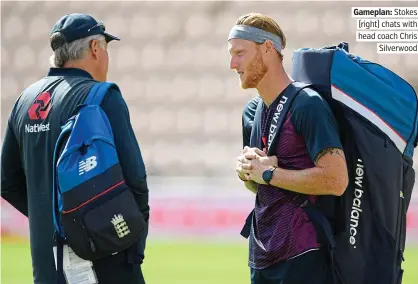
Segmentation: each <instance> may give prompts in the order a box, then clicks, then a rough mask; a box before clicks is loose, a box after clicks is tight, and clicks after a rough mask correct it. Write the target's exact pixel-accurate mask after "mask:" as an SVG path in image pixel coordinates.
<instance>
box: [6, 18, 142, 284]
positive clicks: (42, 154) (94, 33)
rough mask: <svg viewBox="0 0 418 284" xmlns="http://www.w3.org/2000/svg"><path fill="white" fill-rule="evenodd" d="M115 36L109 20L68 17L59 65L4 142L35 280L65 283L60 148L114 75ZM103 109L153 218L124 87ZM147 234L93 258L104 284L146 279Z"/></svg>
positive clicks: (25, 99) (34, 89)
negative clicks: (56, 168) (57, 203)
mask: <svg viewBox="0 0 418 284" xmlns="http://www.w3.org/2000/svg"><path fill="white" fill-rule="evenodd" d="M112 40H119V38H117V37H115V36H112V35H110V34H108V33H106V32H105V27H104V25H103V24H102V23H100V22H97V21H96V20H95V19H94V18H93V17H91V16H90V15H85V14H76V13H74V14H67V15H65V16H63V17H62V18H61V19H60V20H59V21H58V22H57V23H56V24H55V25H54V27H53V28H52V32H51V35H50V44H51V48H52V50H53V51H54V54H53V56H52V57H51V64H52V65H53V67H52V68H51V69H50V70H49V73H48V75H47V76H45V77H44V78H42V79H40V80H39V81H37V82H35V83H34V84H32V85H31V86H29V87H28V88H26V89H25V90H24V91H23V93H22V94H21V95H20V96H19V98H18V99H17V101H16V103H15V105H14V107H13V110H12V112H11V114H10V116H9V120H8V125H7V128H6V133H5V138H4V143H3V146H2V158H1V162H2V165H1V173H2V176H1V196H2V197H3V198H4V199H5V200H7V201H8V202H9V203H10V204H11V205H13V206H14V207H15V208H16V209H17V210H19V211H20V212H21V213H22V214H24V215H26V216H27V217H28V219H29V225H30V243H31V254H32V265H33V279H34V283H35V284H55V283H56V281H57V276H56V274H57V272H56V267H55V263H54V255H53V246H54V240H53V232H54V231H53V222H52V188H53V187H52V180H53V179H52V166H53V163H52V161H53V151H54V146H55V143H56V141H57V139H58V135H59V133H60V131H61V125H62V123H63V122H65V121H66V120H67V119H68V118H70V117H71V116H72V114H73V113H74V111H75V110H76V108H77V106H78V105H80V104H82V103H83V102H84V100H85V98H86V96H87V94H88V93H89V91H90V89H91V87H92V86H93V85H94V84H95V83H97V82H99V81H106V79H107V72H108V64H109V56H108V52H107V46H108V43H109V42H110V41H112ZM101 107H102V108H103V110H104V112H105V113H106V115H107V117H108V119H109V122H110V125H111V127H112V131H113V135H114V140H115V146H116V149H117V153H118V158H119V161H120V165H121V168H122V171H123V175H124V178H125V180H126V184H127V185H128V186H129V187H130V188H131V189H132V191H133V193H134V196H135V200H136V203H137V205H138V207H139V209H140V211H141V212H142V214H143V215H144V219H145V221H146V223H147V224H148V219H149V206H148V187H147V179H146V171H145V166H144V162H143V160H142V156H141V152H140V149H139V146H138V143H137V140H136V138H135V134H134V132H133V129H132V126H131V123H130V117H129V111H128V108H127V105H126V103H125V100H124V99H123V97H122V94H121V92H120V90H119V89H118V88H117V87H112V88H110V89H109V90H108V92H107V93H106V95H105V98H104V99H103V102H102V104H101ZM142 234H143V235H142V237H141V239H140V241H139V242H138V243H137V244H135V245H134V246H132V248H130V249H128V250H126V251H124V252H122V253H119V254H117V255H113V256H110V257H106V258H103V259H100V260H98V261H94V262H93V265H94V270H95V273H96V276H97V279H98V282H99V283H100V284H106V283H109V284H114V283H124V284H129V283H135V284H137V283H145V281H144V278H143V276H142V272H141V267H140V264H141V263H142V261H143V258H144V250H145V242H146V237H147V234H148V228H146V229H145V230H144V231H143V233H142ZM16 265H18V264H16ZM58 278H59V277H58ZM83 283H85V282H83Z"/></svg>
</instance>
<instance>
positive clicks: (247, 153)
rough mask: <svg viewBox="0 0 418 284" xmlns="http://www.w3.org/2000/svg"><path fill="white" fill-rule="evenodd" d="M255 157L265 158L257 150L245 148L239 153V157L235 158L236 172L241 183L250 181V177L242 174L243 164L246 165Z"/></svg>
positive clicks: (264, 154)
mask: <svg viewBox="0 0 418 284" xmlns="http://www.w3.org/2000/svg"><path fill="white" fill-rule="evenodd" d="M257 156H266V153H264V152H263V151H261V150H260V149H258V148H250V147H248V146H245V147H244V149H243V150H242V152H241V155H240V156H238V158H237V167H236V171H237V173H238V176H239V178H240V179H241V180H243V181H250V180H251V179H250V175H249V174H248V173H245V172H244V168H243V167H242V166H243V163H248V162H249V160H250V159H255V158H256V157H257Z"/></svg>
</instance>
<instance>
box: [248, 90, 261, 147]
mask: <svg viewBox="0 0 418 284" xmlns="http://www.w3.org/2000/svg"><path fill="white" fill-rule="evenodd" d="M263 104H264V102H263V100H262V99H261V98H260V100H259V101H258V104H257V108H256V110H255V114H254V120H253V126H252V129H251V136H250V147H257V148H259V149H262V144H261V135H262V133H261V112H262V111H263Z"/></svg>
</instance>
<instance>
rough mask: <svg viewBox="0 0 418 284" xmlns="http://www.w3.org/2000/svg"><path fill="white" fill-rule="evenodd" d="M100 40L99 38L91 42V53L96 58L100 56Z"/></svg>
mask: <svg viewBox="0 0 418 284" xmlns="http://www.w3.org/2000/svg"><path fill="white" fill-rule="evenodd" d="M99 48H100V46H99V41H98V40H95V39H94V40H92V41H91V42H90V50H91V54H92V56H93V58H94V59H97V58H98V56H99Z"/></svg>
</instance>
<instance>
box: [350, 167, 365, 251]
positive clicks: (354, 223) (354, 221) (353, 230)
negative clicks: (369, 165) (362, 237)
mask: <svg viewBox="0 0 418 284" xmlns="http://www.w3.org/2000/svg"><path fill="white" fill-rule="evenodd" d="M357 161H358V162H359V163H357V168H356V181H355V186H354V199H353V205H352V207H351V214H350V244H351V245H352V246H354V248H356V235H357V233H358V223H359V221H360V213H361V212H363V211H362V209H361V198H362V196H363V176H364V170H363V168H364V165H363V164H362V160H360V159H358V160H357Z"/></svg>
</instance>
